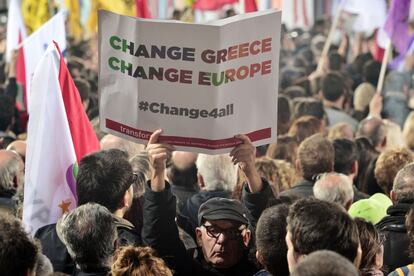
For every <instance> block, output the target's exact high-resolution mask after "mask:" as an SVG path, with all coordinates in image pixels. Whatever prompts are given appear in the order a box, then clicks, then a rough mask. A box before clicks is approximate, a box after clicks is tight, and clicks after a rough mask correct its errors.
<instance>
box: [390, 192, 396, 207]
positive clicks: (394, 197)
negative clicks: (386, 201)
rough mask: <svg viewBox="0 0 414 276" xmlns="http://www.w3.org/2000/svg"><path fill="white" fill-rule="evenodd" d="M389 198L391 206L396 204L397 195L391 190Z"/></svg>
mask: <svg viewBox="0 0 414 276" xmlns="http://www.w3.org/2000/svg"><path fill="white" fill-rule="evenodd" d="M390 198H391V201H392V203H393V204H395V203H397V194H396V193H395V192H394V190H391V192H390Z"/></svg>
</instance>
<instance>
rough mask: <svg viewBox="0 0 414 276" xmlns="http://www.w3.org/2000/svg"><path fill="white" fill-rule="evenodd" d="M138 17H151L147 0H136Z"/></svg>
mask: <svg viewBox="0 0 414 276" xmlns="http://www.w3.org/2000/svg"><path fill="white" fill-rule="evenodd" d="M135 3H136V8H137V17H141V18H151V13H150V11H149V8H148V3H147V0H136V2H135Z"/></svg>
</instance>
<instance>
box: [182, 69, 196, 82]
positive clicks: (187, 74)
mask: <svg viewBox="0 0 414 276" xmlns="http://www.w3.org/2000/svg"><path fill="white" fill-rule="evenodd" d="M192 74H193V71H190V70H180V83H189V84H191V83H192V79H191V77H192Z"/></svg>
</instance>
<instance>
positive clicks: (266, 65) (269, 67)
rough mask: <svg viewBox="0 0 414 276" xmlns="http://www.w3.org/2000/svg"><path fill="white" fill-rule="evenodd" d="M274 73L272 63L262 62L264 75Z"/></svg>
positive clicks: (268, 61)
mask: <svg viewBox="0 0 414 276" xmlns="http://www.w3.org/2000/svg"><path fill="white" fill-rule="evenodd" d="M270 73H272V61H271V60H266V61H263V62H262V75H266V74H270Z"/></svg>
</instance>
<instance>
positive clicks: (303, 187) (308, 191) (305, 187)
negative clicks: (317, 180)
mask: <svg viewBox="0 0 414 276" xmlns="http://www.w3.org/2000/svg"><path fill="white" fill-rule="evenodd" d="M313 184H314V182H312V181H309V180H306V179H302V180H301V181H299V182H298V183H296V184H295V185H294V186H293V187H291V188H290V189H289V190H287V191H284V192H282V193H281V194H280V196H285V197H292V198H295V199H298V198H307V197H313Z"/></svg>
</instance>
